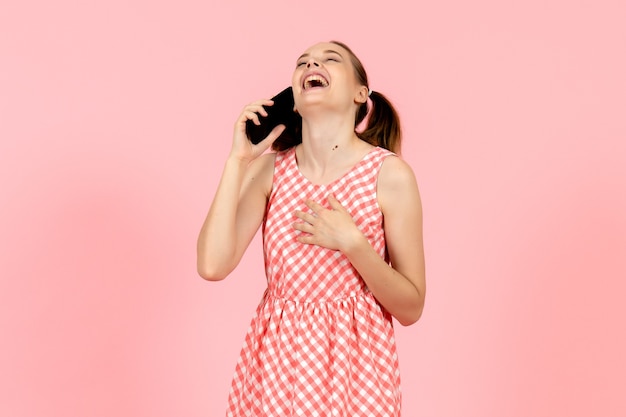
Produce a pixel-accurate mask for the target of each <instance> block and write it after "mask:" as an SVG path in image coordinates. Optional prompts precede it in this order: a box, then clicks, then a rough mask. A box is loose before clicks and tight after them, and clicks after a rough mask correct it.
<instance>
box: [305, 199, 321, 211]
mask: <svg viewBox="0 0 626 417" xmlns="http://www.w3.org/2000/svg"><path fill="white" fill-rule="evenodd" d="M305 204H306V205H307V207H308V208H310V209H311V210H313V212H314V213H315V214H320V213H321V212H322V211H324V210H326V209H325V208H324V206H322V205H321V204H320V203H318V202H317V201H314V200H306V202H305Z"/></svg>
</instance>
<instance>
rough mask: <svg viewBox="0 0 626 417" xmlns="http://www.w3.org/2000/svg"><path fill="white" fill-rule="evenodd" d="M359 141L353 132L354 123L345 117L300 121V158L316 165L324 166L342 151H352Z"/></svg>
mask: <svg viewBox="0 0 626 417" xmlns="http://www.w3.org/2000/svg"><path fill="white" fill-rule="evenodd" d="M359 142H361V140H360V139H359V138H358V136H357V135H356V133H355V132H354V121H352V120H350V119H349V118H345V117H333V118H329V117H328V115H326V116H325V117H324V118H323V122H318V121H317V120H315V119H314V120H311V119H307V120H303V121H302V151H303V152H302V155H301V156H302V157H303V158H304V159H305V161H303V162H306V161H307V160H309V159H311V160H312V161H315V162H316V164H324V163H326V162H328V161H331V160H333V159H335V158H336V157H337V156H338V155H339V154H343V153H344V151H347V150H350V149H353V148H354V146H355V145H358V143H359Z"/></svg>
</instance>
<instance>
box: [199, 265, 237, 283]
mask: <svg viewBox="0 0 626 417" xmlns="http://www.w3.org/2000/svg"><path fill="white" fill-rule="evenodd" d="M229 272H230V271H225V270H223V269H220V268H215V267H213V268H212V267H211V266H209V265H200V264H198V275H200V277H201V278H202V279H204V280H205V281H222V280H223V279H224V278H226V277H227V276H228V273H229Z"/></svg>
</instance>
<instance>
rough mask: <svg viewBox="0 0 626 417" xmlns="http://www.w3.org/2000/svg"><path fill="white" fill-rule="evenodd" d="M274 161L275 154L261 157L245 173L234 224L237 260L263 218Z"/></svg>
mask: <svg viewBox="0 0 626 417" xmlns="http://www.w3.org/2000/svg"><path fill="white" fill-rule="evenodd" d="M274 160H275V154H273V153H269V154H265V155H262V156H260V157H259V158H257V159H255V160H254V161H253V162H251V163H250V167H249V168H248V170H247V172H246V177H245V178H244V181H243V184H242V187H241V192H240V194H239V204H238V205H237V217H236V224H235V228H236V233H237V247H236V257H237V259H240V258H241V256H243V253H244V252H245V250H246V248H247V247H248V245H249V244H250V241H251V240H252V238H254V235H255V234H256V232H257V230H259V226H260V225H261V222H262V221H263V217H264V216H265V209H266V206H267V201H268V198H269V195H270V192H271V190H272V180H273V176H274Z"/></svg>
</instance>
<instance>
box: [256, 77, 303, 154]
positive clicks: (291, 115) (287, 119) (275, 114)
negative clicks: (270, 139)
mask: <svg viewBox="0 0 626 417" xmlns="http://www.w3.org/2000/svg"><path fill="white" fill-rule="evenodd" d="M272 100H273V101H274V105H273V106H263V108H264V109H265V111H266V112H267V116H262V115H259V121H260V122H261V124H260V125H255V124H254V122H253V121H252V120H248V121H247V122H246V134H247V135H248V139H250V142H252V143H254V144H257V143H259V142H261V141H262V140H263V139H265V138H266V137H267V135H269V134H270V132H271V131H272V129H274V128H275V127H276V126H278V125H279V124H284V125H285V126H286V127H287V128H286V129H285V131H283V133H281V137H282V136H283V135H288V134H290V133H289V132H291V131H292V130H293V128H294V123H296V121H297V113H296V112H294V110H293V106H294V100H293V91H292V90H291V87H287V88H285V89H284V90H283V91H281V92H280V93H278V94H276V95H275V96H274V97H272ZM279 138H280V137H279Z"/></svg>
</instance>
